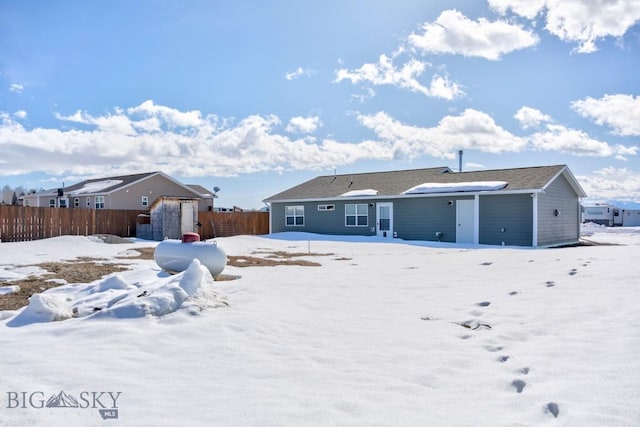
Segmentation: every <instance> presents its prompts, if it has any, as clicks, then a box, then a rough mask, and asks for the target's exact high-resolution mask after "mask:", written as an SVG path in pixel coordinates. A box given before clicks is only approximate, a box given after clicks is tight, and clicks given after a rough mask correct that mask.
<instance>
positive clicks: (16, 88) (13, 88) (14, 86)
mask: <svg viewBox="0 0 640 427" xmlns="http://www.w3.org/2000/svg"><path fill="white" fill-rule="evenodd" d="M23 90H24V85H23V84H21V83H11V85H10V86H9V92H16V93H22V91H23Z"/></svg>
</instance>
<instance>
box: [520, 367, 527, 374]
mask: <svg viewBox="0 0 640 427" xmlns="http://www.w3.org/2000/svg"><path fill="white" fill-rule="evenodd" d="M529 371H530V369H529V368H528V367H526V368H522V369H520V370H519V371H518V372H520V373H521V374H524V375H527V374H528V373H529Z"/></svg>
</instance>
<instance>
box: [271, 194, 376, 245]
mask: <svg viewBox="0 0 640 427" xmlns="http://www.w3.org/2000/svg"><path fill="white" fill-rule="evenodd" d="M348 203H357V204H366V205H367V206H369V205H370V204H371V203H372V202H371V201H370V200H358V201H357V202H353V201H349V202H345V201H344V200H339V201H331V202H303V203H299V202H290V203H272V204H271V232H272V233H280V232H283V231H303V232H307V233H318V234H335V235H345V234H346V235H363V236H370V235H375V234H376V232H375V225H376V209H375V207H368V208H367V209H368V220H367V225H366V226H358V227H355V226H352V227H347V226H345V207H344V206H345V204H348ZM328 204H331V205H335V210H333V211H319V210H318V205H328ZM286 206H304V226H287V225H286V224H285V207H286ZM371 227H374V231H371Z"/></svg>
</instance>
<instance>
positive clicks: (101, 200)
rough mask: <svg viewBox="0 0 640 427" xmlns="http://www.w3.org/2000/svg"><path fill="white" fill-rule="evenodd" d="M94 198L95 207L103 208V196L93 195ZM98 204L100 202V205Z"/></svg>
mask: <svg viewBox="0 0 640 427" xmlns="http://www.w3.org/2000/svg"><path fill="white" fill-rule="evenodd" d="M94 199H95V204H94V206H95V207H96V209H104V208H105V200H104V196H95V197H94ZM98 204H101V205H102V206H98Z"/></svg>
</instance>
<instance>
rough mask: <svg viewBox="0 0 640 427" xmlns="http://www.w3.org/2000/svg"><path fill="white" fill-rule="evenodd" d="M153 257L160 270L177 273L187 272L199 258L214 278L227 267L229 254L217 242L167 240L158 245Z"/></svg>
mask: <svg viewBox="0 0 640 427" xmlns="http://www.w3.org/2000/svg"><path fill="white" fill-rule="evenodd" d="M153 257H154V259H155V261H156V264H158V266H160V268H162V269H163V270H166V271H170V272H177V273H179V272H182V271H184V270H186V269H187V267H189V264H191V262H192V261H193V260H194V259H196V258H198V260H199V261H200V263H201V264H202V265H204V266H205V267H207V269H208V270H209V271H210V272H211V275H212V276H213V277H216V276H217V275H218V274H220V273H222V270H224V267H225V266H226V265H227V254H226V252H225V251H224V250H223V249H222V248H219V247H218V245H217V244H216V242H211V243H209V242H199V241H190V242H189V241H187V242H183V241H182V240H174V239H166V240H163V241H162V242H160V243H158V246H156V250H155V252H154V254H153Z"/></svg>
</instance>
